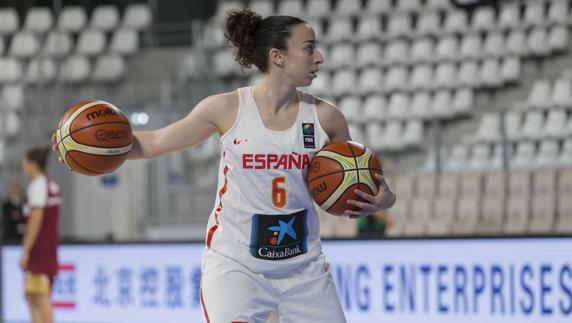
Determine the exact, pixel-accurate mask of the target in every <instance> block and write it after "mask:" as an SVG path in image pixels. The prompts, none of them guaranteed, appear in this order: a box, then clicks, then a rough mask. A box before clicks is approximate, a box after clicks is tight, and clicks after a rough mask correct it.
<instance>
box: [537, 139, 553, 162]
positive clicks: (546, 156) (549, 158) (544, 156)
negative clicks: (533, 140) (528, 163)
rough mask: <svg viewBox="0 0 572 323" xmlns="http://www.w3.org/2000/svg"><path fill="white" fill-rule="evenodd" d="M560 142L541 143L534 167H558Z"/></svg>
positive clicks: (546, 141)
mask: <svg viewBox="0 0 572 323" xmlns="http://www.w3.org/2000/svg"><path fill="white" fill-rule="evenodd" d="M558 151H559V150H558V142H557V141H556V140H552V139H549V140H543V141H541V142H540V147H539V149H538V154H537V155H536V159H535V161H534V165H535V166H536V167H539V168H545V167H546V168H554V167H557V166H558Z"/></svg>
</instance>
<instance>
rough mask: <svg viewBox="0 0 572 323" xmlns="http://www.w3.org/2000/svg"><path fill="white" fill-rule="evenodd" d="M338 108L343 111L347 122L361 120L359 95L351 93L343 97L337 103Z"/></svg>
mask: <svg viewBox="0 0 572 323" xmlns="http://www.w3.org/2000/svg"><path fill="white" fill-rule="evenodd" d="M338 108H339V109H340V111H342V112H343V113H344V115H345V117H346V119H347V120H348V121H349V122H352V121H356V122H357V121H362V117H363V113H362V101H361V99H360V98H359V97H357V96H353V95H348V96H345V97H343V98H342V99H341V100H340V103H339V104H338Z"/></svg>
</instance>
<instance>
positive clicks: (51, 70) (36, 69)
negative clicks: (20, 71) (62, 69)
mask: <svg viewBox="0 0 572 323" xmlns="http://www.w3.org/2000/svg"><path fill="white" fill-rule="evenodd" d="M55 76H56V64H55V63H54V61H53V60H51V59H49V58H44V59H32V60H31V61H30V62H29V63H28V69H27V71H26V80H27V81H28V82H31V83H37V82H50V81H53V80H54V78H55Z"/></svg>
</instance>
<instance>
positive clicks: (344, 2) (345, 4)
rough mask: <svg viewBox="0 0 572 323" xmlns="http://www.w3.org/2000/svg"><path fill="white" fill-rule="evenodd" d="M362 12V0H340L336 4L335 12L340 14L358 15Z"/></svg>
mask: <svg viewBox="0 0 572 323" xmlns="http://www.w3.org/2000/svg"><path fill="white" fill-rule="evenodd" d="M361 12H362V8H361V2H360V1H355V0H340V1H338V2H337V4H336V10H335V14H336V15H338V16H347V15H358V14H360V13H361Z"/></svg>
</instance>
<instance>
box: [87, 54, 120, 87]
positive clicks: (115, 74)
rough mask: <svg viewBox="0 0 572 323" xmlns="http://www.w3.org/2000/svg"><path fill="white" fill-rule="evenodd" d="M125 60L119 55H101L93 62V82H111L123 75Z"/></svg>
mask: <svg viewBox="0 0 572 323" xmlns="http://www.w3.org/2000/svg"><path fill="white" fill-rule="evenodd" d="M125 72H126V68H125V60H124V59H123V57H121V56H119V55H113V54H109V55H102V56H99V57H98V58H97V60H96V62H95V67H94V69H93V80H94V81H96V82H112V81H117V80H119V79H120V78H121V77H122V76H123V75H125Z"/></svg>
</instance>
